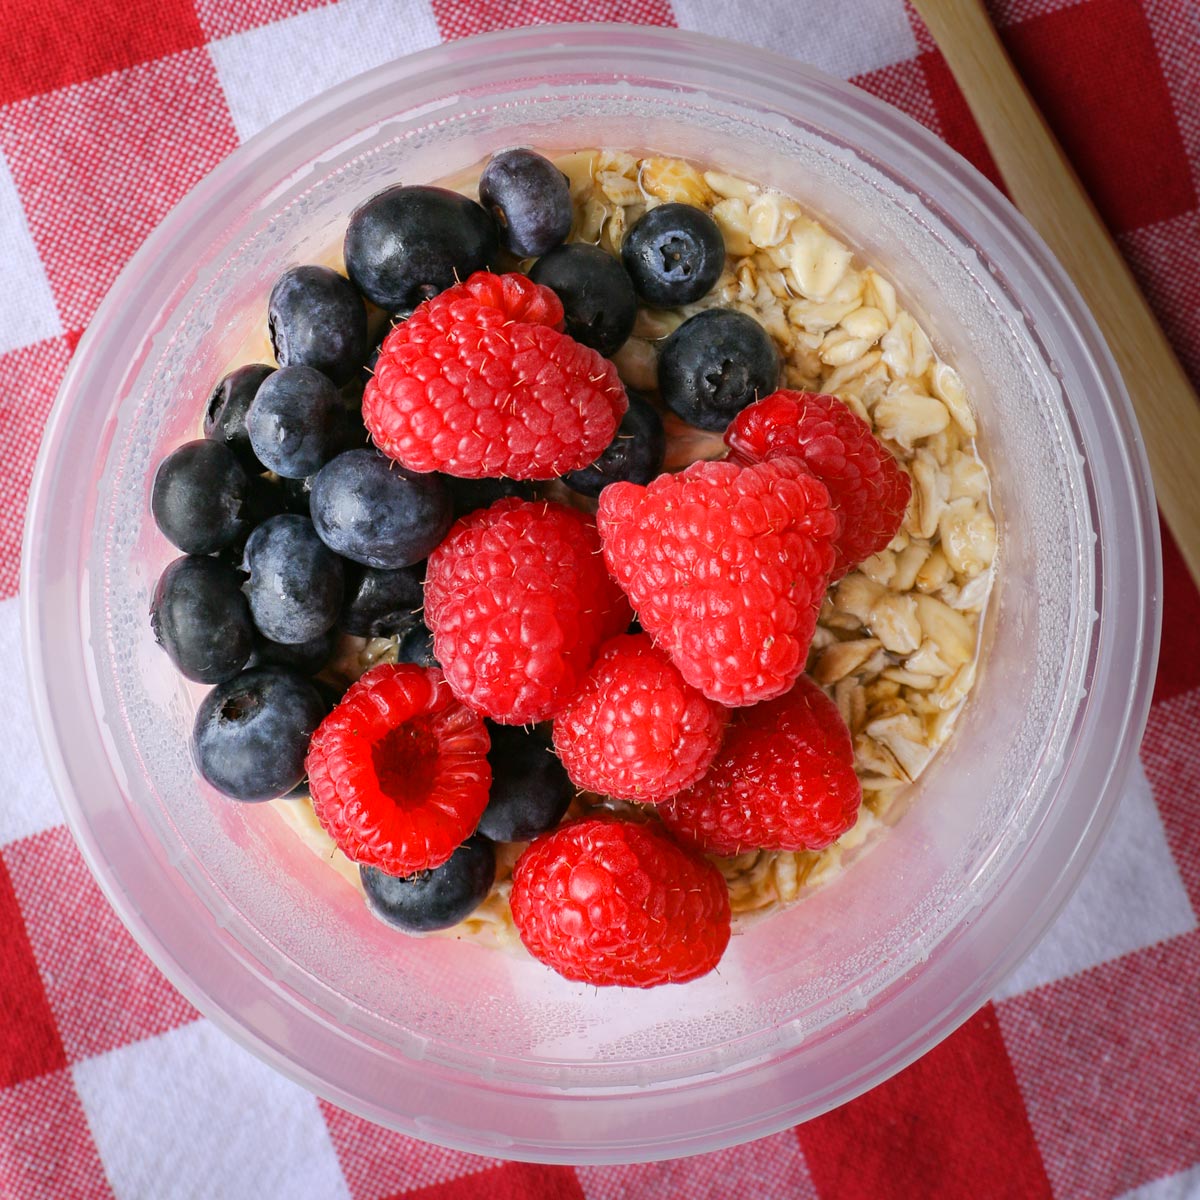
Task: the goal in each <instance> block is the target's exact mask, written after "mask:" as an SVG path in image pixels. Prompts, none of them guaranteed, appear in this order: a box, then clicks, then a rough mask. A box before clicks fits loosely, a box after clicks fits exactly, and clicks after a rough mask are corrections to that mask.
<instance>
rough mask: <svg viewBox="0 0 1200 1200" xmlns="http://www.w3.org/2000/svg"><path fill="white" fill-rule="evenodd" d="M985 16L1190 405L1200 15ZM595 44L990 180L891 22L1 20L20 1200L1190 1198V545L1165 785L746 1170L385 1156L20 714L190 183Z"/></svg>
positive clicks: (1170, 684) (5, 1084)
mask: <svg viewBox="0 0 1200 1200" xmlns="http://www.w3.org/2000/svg"><path fill="white" fill-rule="evenodd" d="M991 10H992V16H993V18H994V19H995V20H996V22H997V24H998V25H999V26H1000V28H1001V33H1002V36H1003V38H1004V41H1005V43H1006V45H1007V46H1008V49H1009V51H1010V52H1011V54H1012V56H1013V58H1014V59H1015V60H1016V63H1017V65H1018V66H1019V68H1020V69H1021V72H1022V74H1023V75H1024V77H1025V79H1026V81H1027V83H1028V84H1029V87H1030V89H1031V91H1032V92H1033V93H1034V95H1035V97H1036V98H1037V100H1038V101H1039V103H1040V104H1041V106H1042V109H1043V111H1044V112H1045V113H1046V115H1047V117H1048V118H1049V120H1050V123H1051V124H1052V125H1053V126H1054V128H1055V130H1056V131H1057V133H1058V135H1059V137H1060V139H1061V141H1062V143H1063V145H1064V146H1065V148H1066V150H1067V152H1068V154H1069V155H1070V157H1071V158H1072V160H1073V161H1074V163H1075V165H1076V167H1077V168H1078V170H1079V173H1080V175H1081V176H1082V177H1083V179H1084V182H1085V183H1086V184H1087V186H1088V188H1089V189H1090V191H1091V194H1092V196H1093V197H1094V198H1095V201H1096V204H1097V205H1098V207H1099V209H1100V212H1101V213H1102V215H1103V216H1104V218H1105V219H1106V220H1107V222H1108V223H1109V225H1110V227H1111V228H1112V230H1113V231H1114V233H1115V234H1116V235H1117V237H1118V239H1119V241H1120V243H1121V246H1122V248H1123V250H1124V251H1125V253H1126V255H1127V256H1128V258H1129V260H1130V262H1131V264H1132V266H1133V269H1134V271H1135V272H1136V273H1137V275H1138V277H1139V279H1140V280H1141V282H1142V285H1143V286H1144V287H1145V289H1146V291H1147V292H1148V294H1149V296H1150V298H1151V300H1152V301H1153V303H1154V305H1155V307H1156V308H1157V311H1158V313H1159V316H1160V317H1161V319H1162V321H1163V324H1164V325H1165V327H1166V329H1167V332H1168V333H1169V335H1170V336H1171V338H1172V340H1173V341H1174V343H1175V346H1176V347H1177V349H1178V351H1179V353H1180V356H1181V357H1182V359H1183V361H1184V363H1185V365H1186V366H1187V367H1188V368H1189V370H1190V371H1191V374H1192V377H1193V379H1195V380H1196V381H1197V383H1200V211H1198V201H1197V195H1198V190H1200V9H1197V7H1196V5H1195V0H1078V2H1071V0H993V2H992V3H991ZM582 19H589V20H601V19H602V20H622V21H642V22H649V23H655V24H672V23H677V24H679V25H682V26H685V27H688V28H692V29H700V30H704V31H706V32H709V33H715V34H721V35H724V36H726V37H730V38H734V39H738V40H742V41H747V42H753V43H757V44H760V45H764V46H770V47H771V48H772V49H775V50H780V51H784V52H788V53H791V54H793V55H794V56H795V57H797V58H803V59H806V60H808V61H810V62H813V63H815V64H816V65H818V66H820V67H823V68H825V69H826V70H828V71H831V72H833V73H835V74H838V75H841V76H843V77H847V78H850V79H852V80H853V81H854V82H855V83H857V84H859V85H860V86H862V87H864V88H866V89H867V90H868V91H871V92H873V93H875V94H876V95H878V96H881V97H882V98H883V99H885V100H888V101H890V102H891V103H893V104H896V105H898V106H899V107H900V108H902V109H903V110H904V111H906V112H908V113H909V114H910V115H912V116H913V117H915V118H916V119H917V120H919V121H921V122H923V123H924V124H926V125H928V126H929V127H930V128H931V129H933V130H934V131H935V132H936V133H938V134H939V135H940V136H942V137H943V138H945V139H946V141H948V142H949V143H950V144H951V145H952V146H953V147H954V148H955V149H957V150H958V151H960V152H961V153H962V154H964V155H966V157H968V158H969V159H971V160H972V161H973V162H974V163H975V164H976V165H977V166H978V167H980V169H982V170H983V171H984V172H985V173H987V174H988V175H990V176H991V177H992V178H995V177H996V172H995V169H994V166H993V164H992V163H991V161H990V159H989V157H988V155H987V152H986V150H985V149H984V147H983V143H982V140H981V138H980V135H979V132H978V130H977V129H976V128H975V126H974V124H973V122H972V120H971V117H970V115H969V113H968V111H967V109H966V107H965V105H964V103H963V100H962V97H961V95H960V94H959V92H958V90H957V88H956V87H955V85H954V83H953V81H952V79H951V77H950V73H949V71H948V70H947V68H946V64H945V62H944V61H943V59H942V57H941V55H940V54H939V53H938V51H937V50H936V49H935V48H934V45H933V42H932V40H931V38H930V37H929V35H928V33H927V31H926V30H925V29H924V27H923V25H922V24H921V22H920V20H919V19H918V18H917V16H916V14H915V13H914V12H913V10H912V9H911V8H908V7H906V5H905V2H904V0H841V3H830V2H829V0H759V2H758V3H756V4H754V5H750V4H738V3H735V2H731V0H592V2H591V3H584V2H583V0H528V2H527V3H523V4H520V5H516V4H510V3H508V2H507V0H402V2H399V3H396V2H392V3H389V0H343V2H341V3H337V4H330V3H324V2H323V0H92V2H91V3H90V4H89V3H86V2H83V3H81V0H24V2H22V0H0V48H2V49H0V678H3V679H4V680H6V682H7V686H6V690H5V693H4V695H3V696H2V697H0V722H2V726H3V730H4V734H3V741H2V745H3V749H2V750H0V1196H3V1197H5V1198H6V1200H32V1198H35V1197H36V1198H39V1200H40V1198H43V1197H47V1198H53V1200H64V1198H67V1197H88V1198H92V1197H107V1196H116V1197H120V1198H121V1200H174V1198H177V1197H185V1196H186V1197H200V1196H203V1197H210V1196H211V1197H221V1198H237V1197H242V1196H253V1197H255V1198H256V1200H270V1198H273V1197H289V1198H292V1197H304V1198H307V1197H320V1198H324V1197H353V1198H354V1200H383V1198H384V1197H394V1196H405V1197H418V1196H419V1197H421V1198H422V1200H463V1198H466V1197H473V1196H487V1197H494V1198H496V1200H504V1198H512V1200H516V1198H518V1197H520V1198H521V1200H550V1198H553V1200H567V1198H568V1197H570V1198H581V1197H586V1198H587V1200H617V1198H619V1197H626V1198H631V1200H632V1198H640V1197H654V1200H670V1198H672V1197H686V1198H687V1200H702V1198H704V1197H713V1198H714V1200H715V1198H724V1197H727V1196H741V1195H745V1196H753V1197H758V1196H786V1197H821V1198H822V1200H858V1198H863V1200H866V1198H870V1200H893V1198H894V1200H909V1198H914V1197H920V1198H923V1197H934V1198H940V1197H950V1198H957V1197H971V1198H972V1200H990V1198H993V1197H1002V1196H1003V1197H1014V1198H1019V1200H1034V1198H1037V1197H1046V1196H1055V1197H1061V1198H1064V1200H1065V1198H1067V1197H1083V1198H1087V1200H1097V1198H1100V1200H1103V1198H1106V1197H1117V1196H1123V1197H1138V1198H1139V1200H1167V1198H1168V1197H1175V1198H1182V1197H1194V1196H1200V931H1198V930H1197V913H1198V912H1200V597H1198V596H1197V593H1196V591H1195V590H1194V588H1193V587H1192V585H1191V584H1190V582H1189V580H1188V578H1187V575H1186V573H1185V571H1184V569H1183V567H1182V565H1181V562H1180V560H1179V557H1178V555H1177V554H1176V553H1175V551H1174V549H1173V548H1172V547H1171V546H1170V545H1168V546H1167V550H1166V587H1165V628H1164V639H1163V645H1164V657H1163V664H1162V667H1161V669H1160V670H1159V674H1158V684H1157V689H1156V692H1155V697H1154V707H1153V710H1152V712H1151V715H1150V725H1149V729H1148V730H1147V733H1146V737H1145V741H1144V743H1143V746H1142V755H1141V763H1142V768H1143V769H1142V770H1140V771H1139V772H1138V773H1137V775H1136V778H1135V779H1133V780H1132V782H1131V784H1130V786H1129V789H1128V794H1127V796H1126V797H1125V799H1124V803H1123V805H1122V807H1121V809H1120V812H1119V815H1118V817H1117V820H1116V823H1115V825H1114V827H1113V829H1112V832H1111V833H1110V835H1109V837H1108V839H1107V841H1106V843H1105V845H1104V847H1103V849H1102V850H1101V852H1100V855H1099V857H1098V859H1097V860H1096V862H1095V864H1094V865H1093V867H1092V868H1091V869H1090V871H1089V873H1088V874H1087V876H1086V878H1085V881H1084V883H1083V885H1082V887H1081V888H1080V891H1079V892H1078V893H1077V895H1076V896H1075V898H1074V899H1073V901H1072V902H1071V904H1070V906H1069V907H1068V909H1067V910H1066V911H1065V912H1064V913H1063V915H1062V917H1061V918H1060V919H1059V921H1058V923H1057V924H1056V925H1055V926H1054V928H1053V929H1052V930H1051V932H1050V933H1049V935H1048V936H1047V938H1046V939H1045V940H1044V941H1043V943H1042V944H1041V945H1040V946H1039V947H1038V949H1037V950H1036V951H1035V952H1034V954H1033V955H1032V956H1031V957H1030V958H1029V959H1028V960H1027V961H1026V963H1025V964H1024V965H1023V966H1022V967H1021V968H1020V969H1019V970H1018V971H1017V973H1016V974H1015V975H1014V977H1013V978H1012V979H1010V980H1009V981H1008V983H1007V985H1006V986H1005V987H1004V989H1003V990H1002V992H1001V993H1000V994H999V995H998V996H997V997H996V998H995V1000H994V1002H993V1003H991V1004H989V1005H988V1006H987V1007H986V1008H985V1009H983V1010H982V1011H981V1012H979V1013H978V1014H977V1015H976V1016H975V1017H974V1018H973V1019H972V1020H970V1021H969V1022H968V1023H967V1024H966V1025H965V1026H964V1027H963V1028H962V1029H960V1030H959V1031H958V1032H957V1033H956V1034H954V1035H953V1036H952V1037H950V1038H949V1039H947V1041H945V1042H944V1043H943V1044H942V1045H941V1046H939V1047H938V1048H937V1049H935V1050H934V1051H932V1052H931V1053H930V1054H928V1055H927V1056H926V1057H925V1058H924V1059H922V1060H921V1061H920V1062H918V1063H916V1064H915V1065H914V1066H912V1067H910V1068H909V1069H908V1070H907V1071H905V1072H904V1073H903V1074H901V1075H899V1076H897V1077H896V1078H894V1079H892V1080H891V1081H890V1082H889V1083H886V1084H884V1085H883V1086H881V1087H879V1088H877V1089H876V1090H875V1091H873V1092H871V1093H870V1094H869V1095H867V1096H864V1097H862V1098H861V1099H860V1100H857V1101H855V1102H854V1103H851V1104H848V1105H846V1106H845V1107H843V1108H841V1109H839V1110H838V1111H836V1112H833V1113H830V1114H829V1115H827V1116H825V1117H822V1118H820V1119H818V1120H816V1121H812V1122H810V1123H808V1124H807V1125H803V1126H801V1127H799V1128H796V1129H793V1130H788V1131H786V1132H784V1133H780V1134H777V1135H775V1136H773V1137H769V1138H766V1139H764V1140H762V1141H759V1142H756V1143H753V1144H751V1145H747V1146H742V1147H740V1148H737V1149H734V1150H726V1151H723V1152H721V1153H718V1154H711V1155H707V1156H703V1157H699V1158H693V1159H686V1160H680V1161H677V1162H671V1163H661V1164H657V1165H652V1166H631V1167H606V1168H576V1169H572V1168H568V1167H532V1166H524V1165H520V1164H511V1163H510V1164H506V1163H502V1162H499V1161H497V1160H492V1159H484V1158H476V1157H473V1156H470V1155H467V1154H460V1153H456V1152H452V1151H447V1150H441V1149H438V1148H436V1147H432V1146H428V1145H425V1144H423V1143H420V1142H416V1141H412V1140H410V1139H408V1138H404V1137H401V1136H399V1135H397V1134H394V1133H391V1132H388V1131H386V1130H382V1129H378V1128H376V1127H375V1126H373V1125H370V1124H368V1123H367V1122H365V1121H362V1120H360V1119H359V1118H357V1117H352V1116H350V1115H348V1114H347V1113H345V1112H342V1111H340V1110H338V1109H336V1108H334V1107H333V1106H331V1105H329V1104H326V1103H324V1102H322V1101H318V1100H316V1099H315V1098H314V1097H312V1096H311V1095H309V1094H308V1093H306V1092H304V1091H302V1090H300V1089H299V1088H298V1087H296V1086H294V1085H292V1084H291V1083H289V1082H287V1081H285V1080H284V1079H283V1078H282V1077H281V1076H278V1075H276V1074H275V1073H274V1072H272V1071H271V1070H270V1069H269V1068H267V1067H266V1066H264V1065H262V1064H261V1063H259V1062H258V1060H257V1059H255V1058H253V1057H252V1056H251V1055H249V1054H248V1053H246V1052H245V1051H243V1050H241V1049H240V1048H238V1047H237V1046H236V1045H235V1044H234V1043H233V1042H231V1041H230V1040H229V1039H227V1038H226V1037H225V1036H224V1035H223V1034H221V1033H219V1032H218V1031H217V1030H216V1029H215V1028H214V1027H213V1026H212V1025H211V1024H209V1022H207V1021H206V1020H204V1019H202V1018H201V1017H200V1016H199V1015H198V1014H197V1013H196V1012H195V1011H194V1010H193V1009H192V1008H191V1007H190V1006H189V1005H188V1004H187V1002H186V1001H184V1000H183V999H182V998H181V997H180V996H179V995H178V994H177V993H176V992H175V991H174V989H173V988H172V987H171V986H170V985H169V984H168V983H166V982H165V980H164V979H163V978H162V977H161V976H160V975H159V973H158V972H157V970H156V969H155V968H154V967H153V966H152V965H151V964H150V963H149V961H148V960H147V959H146V958H145V957H144V955H143V954H142V953H141V952H140V951H139V950H138V949H137V948H136V946H135V945H134V944H133V942H132V940H131V939H130V937H129V935H128V934H127V933H126V932H125V930H124V928H123V927H122V926H121V924H120V923H119V922H118V921H117V919H116V917H115V916H114V915H113V913H112V911H111V910H110V909H109V907H108V905H107V904H106V903H105V901H104V900H103V898H102V897H101V895H100V892H99V891H98V890H97V888H96V885H95V884H94V883H93V881H92V879H91V876H90V875H89V874H88V872H87V870H86V868H85V867H84V865H83V862H82V860H81V859H80V857H79V855H78V853H77V852H76V850H75V848H74V845H73V843H72V841H71V838H70V835H69V834H68V833H67V830H66V828H65V827H64V826H63V824H62V822H61V817H60V813H59V810H58V807H57V805H56V802H55V799H54V797H53V795H52V793H51V789H50V785H49V783H48V781H47V778H46V776H45V773H44V771H43V770H42V768H41V766H40V755H39V753H38V750H37V747H36V743H35V738H34V734H33V730H32V727H31V723H30V721H29V718H28V715H27V711H26V706H25V700H24V695H23V685H22V683H21V665H20V656H19V650H18V640H19V639H18V629H17V608H16V605H17V601H16V599H15V595H14V593H15V591H16V587H17V569H18V561H17V559H18V547H19V543H20V536H21V524H22V518H23V512H24V504H25V493H26V490H27V487H28V483H29V476H30V472H31V470H32V466H33V460H34V455H35V451H36V447H37V443H38V439H39V436H40V433H41V427H42V423H43V421H44V419H45V416H46V412H47V410H48V408H49V406H50V403H51V400H52V399H53V396H54V393H55V390H56V388H57V386H58V382H59V378H60V376H61V375H62V372H63V369H64V367H65V366H66V363H67V359H68V358H69V357H70V355H71V352H72V350H73V349H74V347H75V345H76V343H77V341H78V339H79V336H80V333H81V331H82V330H83V328H84V327H85V326H86V324H87V322H88V320H89V319H90V317H91V316H92V313H93V312H94V311H95V308H96V305H97V304H98V303H99V301H100V299H101V297H102V296H103V295H104V292H105V290H106V289H107V288H108V286H109V284H110V283H111V282H112V280H113V278H114V276H115V275H116V273H117V271H118V270H119V269H120V267H121V266H122V265H123V264H124V262H125V261H126V259H127V258H128V257H129V256H130V255H131V254H132V253H133V251H134V250H135V249H136V247H137V246H138V244H139V243H140V242H141V241H142V239H143V238H144V237H145V236H146V234H147V233H149V231H150V230H151V229H152V228H153V226H154V225H155V223H156V222H157V221H158V220H159V219H160V218H161V217H162V216H163V215H164V214H165V213H166V212H167V210H168V209H169V208H170V207H171V205H172V204H173V203H174V202H175V201H176V200H178V199H179V197H180V196H182V195H183V194H184V192H185V191H187V189H188V188H190V187H191V186H192V184H194V183H195V182H196V181H197V180H198V179H200V177H201V176H202V175H204V173H205V172H206V171H208V170H209V169H210V168H211V167H213V166H214V165H215V164H216V163H217V162H218V161H219V160H220V159H221V158H222V156H224V155H225V154H227V153H228V152H229V151H230V150H232V149H233V148H234V147H235V146H236V145H237V144H238V142H239V141H240V140H242V139H244V138H246V137H248V136H249V135H250V134H252V133H254V132H255V131H256V130H257V129H260V128H261V127H262V126H263V125H265V124H267V123H268V122H269V121H271V120H273V119H274V118H276V117H278V116H279V115H281V114H282V113H284V112H286V111H287V110H288V109H290V108H291V107H293V106H294V105H296V104H298V103H299V102H300V101H302V100H304V99H306V98H307V97H309V96H311V95H313V94H315V93H316V92H318V91H320V90H322V89H324V88H326V87H328V86H330V85H331V84H334V83H337V82H339V81H340V80H342V79H345V78H347V77H348V76H350V75H352V74H354V73H355V72H359V71H362V70H365V69H366V68H368V67H371V66H374V65H376V64H377V63H380V62H383V61H385V60H387V59H390V58H392V57H395V56H397V55H401V54H405V53H407V52H410V51H412V50H416V49H419V48H421V47H424V46H428V45H431V44H433V43H435V42H437V41H438V40H439V39H441V38H457V37H462V36H464V35H467V34H471V33H476V32H480V31H483V30H488V29H494V28H498V27H502V26H505V25H513V24H524V23H530V22H538V21H556V20H582Z"/></svg>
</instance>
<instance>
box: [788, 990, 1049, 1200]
mask: <svg viewBox="0 0 1200 1200" xmlns="http://www.w3.org/2000/svg"><path fill="white" fill-rule="evenodd" d="M796 1133H797V1136H798V1137H799V1138H800V1144H801V1145H802V1146H803V1147H804V1153H805V1156H806V1157H807V1159H808V1169H809V1172H810V1173H811V1175H812V1177H813V1180H814V1182H815V1183H816V1185H817V1190H818V1192H819V1193H820V1194H821V1195H822V1196H829V1197H834V1196H836V1197H837V1198H838V1200H893V1198H894V1200H911V1197H913V1196H979V1197H984V1196H986V1197H987V1198H988V1200H1001V1198H1008V1197H1011V1198H1012V1200H1037V1198H1038V1197H1047V1198H1048V1197H1049V1196H1050V1186H1049V1183H1048V1181H1047V1179H1046V1173H1045V1171H1044V1170H1043V1168H1042V1162H1041V1158H1040V1156H1039V1155H1038V1148H1037V1146H1036V1144H1035V1143H1034V1140H1033V1133H1032V1131H1031V1130H1030V1128H1029V1121H1028V1119H1027V1118H1026V1116H1025V1110H1024V1107H1023V1105H1022V1101H1021V1093H1020V1091H1019V1090H1018V1089H1017V1082H1016V1079H1015V1078H1014V1077H1013V1068H1012V1064H1011V1063H1010V1062H1009V1059H1008V1054H1007V1053H1006V1051H1005V1049H1004V1042H1003V1040H1002V1039H1001V1036H1000V1028H999V1026H998V1024H997V1022H996V1014H995V1011H994V1010H993V1009H992V1007H991V1006H990V1005H989V1006H988V1007H987V1008H984V1009H982V1010H981V1011H980V1012H978V1013H976V1014H975V1016H973V1017H972V1018H971V1019H970V1020H969V1021H968V1022H967V1023H966V1024H965V1025H964V1026H962V1028H961V1029H959V1030H958V1031H957V1032H956V1033H954V1034H952V1035H951V1036H950V1037H948V1038H947V1039H946V1040H945V1041H944V1042H942V1043H941V1044H940V1045H939V1046H936V1047H935V1048H934V1049H933V1050H931V1051H930V1052H929V1053H928V1054H926V1055H925V1057H924V1058H921V1059H919V1060H918V1061H917V1062H915V1063H913V1065H912V1066H911V1067H909V1068H908V1069H907V1070H905V1071H902V1072H901V1073H900V1074H899V1075H896V1076H894V1077H893V1078H891V1079H889V1080H888V1081H887V1083H884V1084H881V1085H880V1086H879V1087H877V1088H875V1089H874V1090H873V1091H870V1092H868V1093H867V1094H866V1095H865V1096H860V1097H859V1098H858V1099H857V1100H853V1101H851V1102H850V1103H849V1104H846V1105H844V1106H843V1107H841V1108H839V1109H835V1110H834V1111H833V1112H831V1113H826V1115H825V1116H823V1117H818V1118H817V1119H816V1120H814V1121H809V1122H808V1123H807V1124H805V1125H801V1126H799V1127H798V1128H797V1130H796Z"/></svg>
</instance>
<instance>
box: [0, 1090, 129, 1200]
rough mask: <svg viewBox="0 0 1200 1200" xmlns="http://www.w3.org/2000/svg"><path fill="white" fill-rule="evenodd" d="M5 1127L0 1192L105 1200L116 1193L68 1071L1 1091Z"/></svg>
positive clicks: (16, 1198)
mask: <svg viewBox="0 0 1200 1200" xmlns="http://www.w3.org/2000/svg"><path fill="white" fill-rule="evenodd" d="M0 1129H3V1130H4V1136H3V1137H0V1196H7V1197H10V1198H11V1200H20V1198H22V1197H30V1198H31V1200H32V1198H35V1197H47V1198H49V1197H53V1200H101V1198H102V1197H109V1196H111V1195H112V1194H113V1191H112V1188H111V1187H110V1186H109V1183H108V1180H107V1179H106V1178H105V1176H104V1167H103V1165H102V1164H101V1162H100V1155H99V1153H98V1152H97V1149H96V1143H95V1142H94V1141H93V1140H92V1134H91V1130H90V1129H89V1128H88V1123H87V1116H86V1114H85V1113H84V1111H83V1105H82V1104H80V1103H79V1096H78V1095H77V1094H76V1092H75V1085H74V1084H73V1083H72V1081H71V1076H70V1074H69V1073H68V1072H66V1071H55V1072H53V1073H52V1074H50V1075H43V1076H41V1077H40V1078H38V1079H30V1080H27V1081H26V1082H25V1083H19V1084H17V1086H16V1087H13V1088H9V1089H7V1090H6V1091H2V1092H0Z"/></svg>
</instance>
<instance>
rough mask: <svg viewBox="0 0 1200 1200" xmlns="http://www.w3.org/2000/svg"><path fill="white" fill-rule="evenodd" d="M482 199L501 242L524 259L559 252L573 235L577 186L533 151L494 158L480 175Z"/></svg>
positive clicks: (546, 159)
mask: <svg viewBox="0 0 1200 1200" xmlns="http://www.w3.org/2000/svg"><path fill="white" fill-rule="evenodd" d="M479 200H480V203H481V204H482V205H483V206H484V208H486V209H487V210H488V211H489V212H490V213H491V214H492V216H493V217H494V218H495V221H496V225H497V227H498V228H499V230H500V244H501V245H502V246H503V247H504V248H505V249H506V250H509V251H511V252H512V253H513V254H515V255H516V256H517V257H518V258H529V257H531V256H533V255H538V254H545V253H546V251H547V250H553V249H554V247H555V246H557V245H558V244H559V242H561V241H562V240H563V239H564V238H565V237H566V236H567V234H568V233H570V232H571V217H572V215H573V213H572V209H571V186H570V184H569V183H568V182H567V177H566V176H565V175H564V174H563V173H562V172H561V171H560V170H559V169H558V168H557V167H556V166H555V165H554V164H553V163H552V162H551V161H550V160H549V159H548V158H543V157H542V156H541V155H540V154H535V153H534V152H533V151H532V150H502V151H501V152H500V153H499V154H493V155H492V157H491V158H490V159H489V160H488V164H487V166H486V167H484V168H483V174H482V175H480V177H479Z"/></svg>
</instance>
